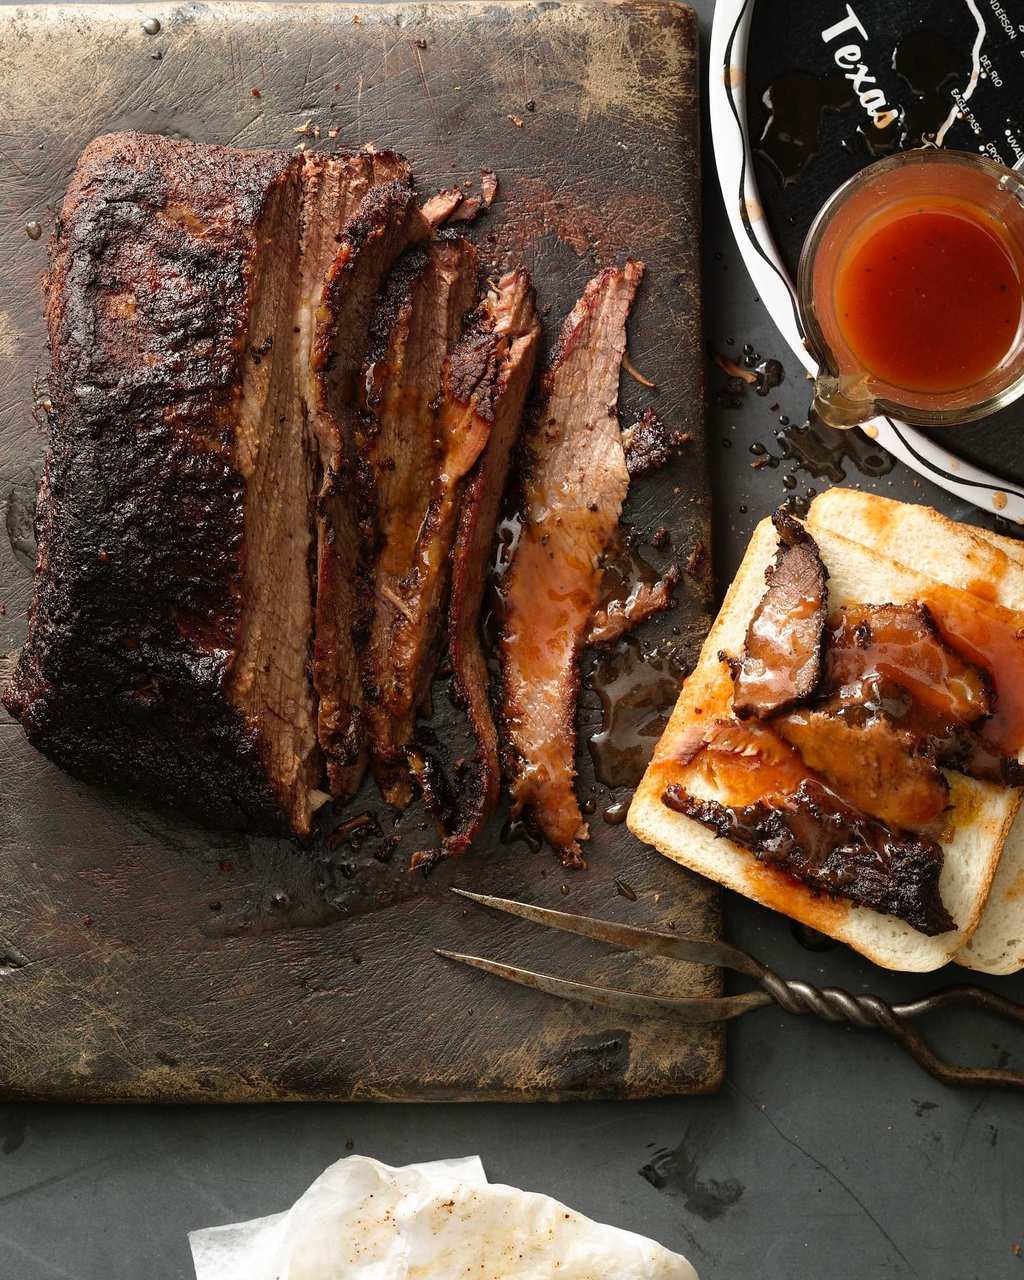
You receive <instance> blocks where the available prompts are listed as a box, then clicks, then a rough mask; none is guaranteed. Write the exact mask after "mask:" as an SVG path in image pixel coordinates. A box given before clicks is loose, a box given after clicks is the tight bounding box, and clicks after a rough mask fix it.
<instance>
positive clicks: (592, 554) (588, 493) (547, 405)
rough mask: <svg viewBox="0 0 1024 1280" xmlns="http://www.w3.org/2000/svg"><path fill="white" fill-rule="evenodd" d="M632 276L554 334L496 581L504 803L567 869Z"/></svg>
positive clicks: (608, 278)
mask: <svg viewBox="0 0 1024 1280" xmlns="http://www.w3.org/2000/svg"><path fill="white" fill-rule="evenodd" d="M642 275H643V265H642V264H641V263H639V262H634V261H629V262H627V263H626V265H625V266H624V267H614V268H608V269H607V270H605V271H602V272H601V273H600V275H598V276H596V277H595V278H594V279H593V280H592V281H591V282H590V283H589V284H588V285H587V288H586V290H585V292H584V294H583V297H582V298H581V299H580V301H579V302H578V303H577V304H576V306H575V307H574V308H573V310H572V312H571V314H570V315H569V317H568V318H567V320H566V322H565V324H564V325H563V327H562V332H561V335H560V337H559V340H558V343H557V345H556V347H555V350H554V353H553V356H552V359H551V362H550V364H549V366H548V369H547V371H546V373H545V375H544V379H543V384H542V388H541V400H540V403H539V406H538V408H537V411H536V413H535V415H534V417H533V420H532V423H531V426H530V431H529V435H528V438H527V442H526V443H527V447H528V452H529V457H528V461H527V465H526V470H525V477H524V507H523V527H522V532H521V534H520V538H519V542H518V544H517V546H516V549H515V552H514V554H513V557H512V562H511V565H510V566H509V569H508V570H507V572H506V575H505V578H504V580H503V582H502V596H503V609H502V627H501V635H500V640H499V656H500V661H501V673H502V695H501V696H502V717H503V721H504V726H505V732H506V739H507V753H506V760H507V770H508V774H509V778H510V784H511V791H512V798H513V806H514V809H515V811H516V812H519V811H522V810H523V809H528V810H529V811H530V813H531V814H532V816H533V818H534V820H535V821H536V823H537V825H538V826H539V827H540V829H541V831H542V832H543V833H544V835H545V836H546V837H547V839H548V840H549V841H550V842H551V844H552V845H553V846H554V847H555V849H557V850H558V852H559V853H560V854H561V856H562V859H563V861H564V862H565V864H566V865H567V866H581V865H583V857H582V854H581V851H580V841H581V840H584V839H586V837H587V835H588V831H587V826H586V823H585V822H584V821H583V816H582V814H581V812H580V808H579V804H578V803H577V800H576V795H575V791H574V787H573V783H574V780H575V763H574V757H575V745H576V732H575V709H576V694H577V691H578V688H579V668H578V661H579V654H580V650H581V648H582V647H583V644H584V641H585V637H586V634H587V630H588V628H589V625H590V619H591V617H592V615H593V613H594V609H595V607H596V605H597V603H598V601H599V599H600V595H601V582H602V570H601V558H602V555H603V553H604V551H605V550H606V549H607V547H608V546H609V544H610V543H611V541H612V539H613V538H614V536H615V532H616V529H617V527H618V523H619V516H620V514H621V512H622V504H623V501H624V499H625V497H626V492H627V490H628V488H629V474H628V471H627V469H626V459H625V453H624V450H623V442H622V432H621V429H620V426H619V420H618V416H617V412H616V404H617V401H618V385H619V374H620V369H621V365H622V358H623V355H624V354H625V350H626V321H627V319H628V316H629V311H630V307H631V306H632V303H633V299H634V297H635V295H636V291H637V288H638V287H639V284H640V280H641V277H642Z"/></svg>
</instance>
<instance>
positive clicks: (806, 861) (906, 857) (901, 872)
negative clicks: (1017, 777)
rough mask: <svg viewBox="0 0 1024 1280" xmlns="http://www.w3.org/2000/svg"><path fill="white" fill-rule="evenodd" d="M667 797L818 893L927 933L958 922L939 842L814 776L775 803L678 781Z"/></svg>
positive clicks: (676, 806)
mask: <svg viewBox="0 0 1024 1280" xmlns="http://www.w3.org/2000/svg"><path fill="white" fill-rule="evenodd" d="M662 800H663V803H664V804H665V805H666V806H667V807H668V808H669V809H672V810H673V811H674V812H676V813H682V814H685V815H686V816H687V817H688V818H693V819H694V820H695V821H697V822H699V823H701V825H702V826H705V827H708V828H709V829H710V830H712V831H713V832H714V833H715V834H716V835H717V836H720V837H722V838H723V839H727V840H732V841H733V842H734V843H736V844H739V845H742V846H743V848H745V849H749V850H750V852H751V853H753V855H754V856H755V857H756V858H757V860H758V861H759V862H764V863H766V864H767V865H768V866H771V867H775V868H777V869H778V870H780V871H784V872H786V873H787V874H788V875H791V876H793V877H794V878H795V879H797V880H800V881H801V882H802V883H804V884H806V885H808V886H809V887H810V888H812V889H815V890H817V891H819V892H821V893H827V894H829V895H831V896H834V897H840V898H846V899H848V900H849V901H851V902H856V903H859V904H860V905H861V906H865V907H871V908H872V909H873V910H875V911H880V912H882V913H883V914H884V915H891V916H897V917H898V918H899V919H900V920H904V921H906V923H907V924H909V925H910V926H911V928H913V929H917V930H918V932H920V933H924V934H927V935H928V936H929V937H932V936H934V935H935V934H939V933H946V932H947V931H948V930H950V929H954V928H956V925H955V923H954V921H953V920H952V919H951V917H950V915H949V912H948V911H947V910H946V908H945V907H944V906H943V903H942V898H941V896H940V894H939V875H940V873H941V871H942V849H941V847H940V846H939V845H938V844H936V843H935V842H934V841H933V840H929V839H927V838H926V837H924V836H920V835H914V834H912V833H910V832H906V831H899V830H893V829H890V828H889V827H887V826H886V825H885V824H884V823H881V822H878V821H876V820H875V819H873V818H868V817H866V816H865V815H864V814H862V813H859V812H858V811H857V810H856V809H854V808H852V807H851V806H850V805H848V804H847V803H846V802H845V801H844V800H841V799H840V798H839V797H838V796H837V795H835V794H834V792H832V791H830V790H829V788H828V787H826V786H825V785H824V784H823V783H821V782H819V781H817V780H816V779H813V778H808V779H806V780H805V781H804V782H802V783H801V784H800V786H799V787H798V788H797V790H796V791H795V792H793V793H792V794H790V795H787V796H785V797H784V798H782V799H780V800H773V801H772V803H770V804H766V803H765V802H764V801H756V802H754V803H753V804H748V805H743V806H741V807H738V808H733V807H730V806H729V805H724V804H720V803H719V802H718V801H716V800H698V799H695V798H694V797H693V796H691V795H689V794H688V793H687V792H686V791H685V790H684V789H683V788H682V787H679V786H675V785H673V786H669V787H668V788H667V790H666V791H665V793H664V795H663V796H662Z"/></svg>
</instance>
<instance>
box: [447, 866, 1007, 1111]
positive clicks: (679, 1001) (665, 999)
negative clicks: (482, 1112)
mask: <svg viewBox="0 0 1024 1280" xmlns="http://www.w3.org/2000/svg"><path fill="white" fill-rule="evenodd" d="M452 892H453V893H457V894H458V895H459V896H460V897H462V898H468V899H469V900H470V901H471V902H476V903H479V904H480V905H481V906H484V907H492V908H493V909H494V910H495V911H505V912H507V913H508V914H509V915H513V916H520V917H522V919H524V920H530V921H532V922H533V923H534V924H542V925H547V926H548V928H550V929H561V930H562V931H563V932H565V933H576V934H580V935H581V936H582V937H584V938H593V939H595V940H596V941H597V942H607V943H609V944H610V945H611V946H613V947H618V948H619V949H621V950H625V951H637V952H640V953H641V954H643V955H649V956H664V957H666V958H667V959H669V960H683V961H687V962H689V963H691V964H706V965H715V966H718V967H721V968H723V969H732V970H733V971H734V972H736V973H742V974H745V975H746V976H747V977H748V978H753V979H754V981H755V982H756V983H757V984H758V988H759V989H758V990H754V991H745V992H743V993H742V994H741V995H735V996H719V997H715V996H706V997H700V996H691V997H680V996H663V995H646V994H643V993H641V992H639V991H625V990H622V989H620V988H617V987H597V986H591V985H589V984H588V983H585V982H574V981H572V980H571V979H568V978H556V977H554V976H553V975H552V974H548V973H536V972H534V971H533V970H531V969H521V968H518V967H517V966H515V965H508V964H501V963H499V962H498V961H496V960H487V959H484V957H482V956H468V955H461V954H459V953H458V952H455V951H441V950H438V952H437V954H438V955H439V956H444V957H445V959H447V960H457V961H458V962H459V963H460V964H468V965H471V966H472V967H473V968H474V969H483V970H484V972H485V973H491V974H494V975H495V977H498V978H505V979H506V980H507V981H509V982H515V983H518V984H519V985H520V986H522V987H532V988H533V989H534V990H537V991H543V992H546V993H547V994H548V995H551V996H558V997H560V998H561V999H563V1000H576V1001H579V1002H581V1003H583V1004H594V1005H603V1006H604V1007H605V1008H608V1009H615V1010H617V1011H619V1012H621V1013H630V1014H636V1015H638V1016H640V1017H650V1016H652V1015H665V1014H670V1015H674V1016H675V1017H677V1018H679V1019H680V1020H681V1021H683V1022H689V1023H709V1022H724V1021H725V1020H726V1019H728V1018H738V1017H740V1016H741V1015H742V1014H744V1013H750V1012H751V1011H752V1010H754V1009H763V1008H764V1007H765V1006H766V1005H771V1004H776V1005H778V1006H779V1007H780V1008H782V1009H785V1011H786V1012H787V1013H813V1014H815V1015H816V1016H817V1017H819V1018H823V1019H825V1020H826V1021H827V1022H849V1023H852V1024H853V1025H854V1026H857V1027H865V1028H880V1029H881V1030H883V1031H887V1032H888V1033H889V1035H890V1036H892V1038H893V1039H894V1040H896V1041H898V1042H899V1043H900V1044H901V1045H902V1046H903V1047H904V1049H906V1050H907V1052H908V1053H909V1054H910V1055H911V1057H912V1058H913V1059H914V1061H915V1062H916V1063H917V1064H918V1065H919V1066H921V1067H923V1068H924V1069H925V1071H927V1072H928V1073H929V1075H932V1076H934V1077H935V1079H936V1080H939V1081H941V1082H942V1083H943V1084H950V1085H967V1086H974V1087H976V1088H979V1087H980V1088H986V1089H987V1088H1003V1089H1021V1090H1024V1072H1020V1071H1008V1070H1007V1069H1006V1068H1004V1067H961V1066H957V1065H955V1064H953V1063H949V1062H946V1061H944V1060H943V1059H942V1058H940V1057H939V1056H938V1054H936V1052H935V1051H934V1050H933V1049H932V1048H931V1046H930V1045H929V1044H928V1043H927V1041H926V1040H925V1039H924V1038H923V1036H922V1035H921V1034H920V1032H919V1031H917V1030H916V1029H915V1028H913V1027H912V1026H911V1025H910V1019H912V1018H917V1017H920V1016H921V1015H922V1014H925V1013H932V1012H933V1011H934V1010H936V1009H942V1008H945V1006H946V1005H953V1004H967V1005H974V1006H975V1007H976V1008H979V1009H985V1010H987V1011H988V1012H989V1013H993V1014H995V1015H997V1016H998V1017H1002V1018H1005V1019H1007V1020H1008V1021H1010V1022H1015V1023H1017V1024H1018V1025H1020V1026H1024V1005H1019V1004H1015V1003H1014V1002H1013V1001H1012V1000H1006V999H1004V998H1003V997H1002V996H999V995H996V994H995V993H994V992H992V991H987V990H986V989H985V988H984V987H976V986H968V985H966V984H960V985H957V986H952V987H945V988H943V989H942V990H941V991H936V992H935V993H934V994H933V995H930V996H927V997H926V998H925V999H923V1000H914V1001H912V1002H911V1003H909V1004H895V1005H893V1004H887V1003H886V1002H885V1001H884V1000H880V999H879V998H878V997H877V996H855V995H851V994H850V992H848V991H842V990H840V989H839V988H837V987H814V986H811V985H810V983H807V982H793V981H790V980H789V979H787V978H781V977H779V975H778V974H777V973H773V972H772V970H771V969H768V968H767V967H766V966H765V965H763V964H761V962H760V961H759V960H755V959H754V958H753V956H748V955H747V954H746V952H744V951H740V950H739V948H738V947H734V946H731V945H730V944H729V943H727V942H716V941H711V940H709V939H704V938H685V937H678V936H676V935H675V934H671V933H659V932H658V931H657V930H654V929H644V928H639V927H637V926H636V925H628V924H617V923H615V922H613V921H611V920H595V919H593V918H592V917H590V916H577V915H570V914H568V913H567V912H565V911H552V910H550V909H549V908H547V907H535V906H531V905H530V904H529V903H526V902H515V901H514V900H513V899H511V898H495V897H491V896H490V895H489V894H483V893H469V892H468V891H467V890H465V889H453V890H452Z"/></svg>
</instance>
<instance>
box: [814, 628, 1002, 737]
mask: <svg viewBox="0 0 1024 1280" xmlns="http://www.w3.org/2000/svg"><path fill="white" fill-rule="evenodd" d="M826 649H827V661H826V667H825V676H824V682H823V685H824V689H825V691H826V692H830V691H835V692H836V693H837V694H839V695H840V696H841V697H843V698H844V700H846V701H850V700H852V699H855V698H856V696H857V694H858V693H859V687H858V686H860V685H861V683H862V682H863V681H865V680H871V679H878V678H879V677H880V678H882V679H883V680H888V681H891V682H893V683H894V684H897V685H899V686H901V687H902V688H903V689H906V691H907V692H908V693H909V694H910V695H911V697H912V698H913V700H914V701H915V702H916V703H918V704H920V705H921V706H922V707H925V708H927V709H928V710H929V711H933V712H934V713H935V714H936V715H937V716H940V717H942V718H943V719H948V720H951V721H955V722H956V723H958V724H973V723H974V722H975V721H976V720H980V719H981V718H982V717H983V716H987V715H989V714H990V713H991V711H992V707H993V698H992V691H991V687H990V682H989V680H988V677H987V676H986V674H985V672H984V671H982V670H981V668H980V667H977V666H975V665H974V664H973V663H970V662H966V661H965V660H964V659H963V658H961V657H960V655H959V654H957V653H955V652H954V651H953V650H952V649H951V648H950V647H949V646H948V645H947V644H945V642H944V641H943V639H942V636H941V635H940V634H939V631H938V628H937V627H936V625H935V619H934V618H933V617H932V614H931V613H930V612H929V610H928V609H927V608H926V607H925V606H924V605H921V604H916V603H915V604H899V605H897V604H883V605H853V606H848V607H846V608H843V609H840V610H839V611H838V612H837V613H836V615H835V617H834V618H830V619H829V634H828V641H827V646H826Z"/></svg>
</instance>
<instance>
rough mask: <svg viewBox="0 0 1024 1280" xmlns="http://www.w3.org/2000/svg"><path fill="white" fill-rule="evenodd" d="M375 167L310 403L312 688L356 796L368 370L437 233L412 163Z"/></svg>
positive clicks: (333, 279)
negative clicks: (393, 281) (413, 266)
mask: <svg viewBox="0 0 1024 1280" xmlns="http://www.w3.org/2000/svg"><path fill="white" fill-rule="evenodd" d="M364 155H365V157H366V160H367V161H369V160H370V159H371V157H370V156H369V155H367V154H366V153H364ZM359 158H363V157H362V156H361V157H359ZM372 163H373V164H374V165H375V166H376V168H377V172H378V174H379V176H381V177H384V178H388V179H390V180H389V181H385V182H383V183H382V184H381V185H378V186H370V188H369V190H368V192H367V194H366V195H365V196H364V197H363V199H362V201H361V202H360V204H359V205H358V207H357V208H356V210H355V212H354V214H353V215H352V217H351V219H350V220H349V221H348V222H347V224H345V226H344V233H343V235H342V236H341V237H340V243H338V244H336V245H335V246H334V248H335V253H334V255H333V262H332V263H331V265H330V269H329V271H328V272H327V273H326V282H325V283H324V284H323V285H322V288H321V291H320V294H319V297H318V305H317V308H316V311H315V316H314V327H313V334H312V364H311V369H312V374H311V381H312V389H311V396H310V402H311V406H312V423H313V427H314V432H315V435H316V439H317V443H318V459H319V467H320V475H321V481H320V486H319V493H318V496H317V521H316V526H317V598H316V632H315V642H314V649H313V684H314V688H315V690H316V694H317V697H318V700H319V701H318V719H317V731H318V736H319V741H320V745H321V747H322V749H323V752H324V755H325V757H326V761H327V780H328V787H329V790H330V792H331V794H332V795H335V796H341V797H347V796H350V795H352V794H353V793H354V792H355V790H356V789H357V788H358V786H359V783H360V781H361V779H362V775H363V770H364V767H365V756H366V753H365V745H364V737H365V734H364V727H363V698H362V682H361V676H360V662H359V656H358V649H359V647H360V646H361V643H362V640H363V638H364V637H365V635H366V632H367V630H368V628H369V625H370V621H371V619H372V617H373V610H372V603H371V599H372V597H371V593H372V576H371V575H372V565H373V544H374V539H375V528H374V511H373V508H372V504H371V502H370V500H369V496H368V491H369V490H370V488H371V481H370V478H369V475H368V468H367V465H366V461H365V451H366V445H367V441H366V430H365V425H364V422H363V418H362V416H361V412H360V410H361V405H362V390H361V386H360V374H361V371H362V366H363V360H364V357H365V353H366V346H367V341H368V337H369V333H370V326H371V322H372V319H373V315H374V310H375V306H376V299H377V295H378V292H379V290H380V289H381V287H382V285H383V283H384V281H385V280H386V278H387V276H388V273H389V271H390V269H391V267H392V265H393V263H394V262H395V261H396V259H397V258H398V257H399V255H400V254H401V253H402V251H403V250H404V249H405V248H406V246H408V245H409V244H410V242H412V241H416V240H424V239H426V237H427V236H428V235H429V234H430V228H429V226H428V224H427V223H426V221H425V220H424V219H423V217H422V215H421V214H420V212H419V210H418V208H417V207H416V204H415V201H414V199H413V191H412V187H411V186H410V185H409V181H408V170H407V169H405V167H404V165H396V164H394V163H392V162H391V161H390V160H389V159H388V158H387V157H381V156H373V157H372ZM396 170H397V176H395V174H396Z"/></svg>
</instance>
